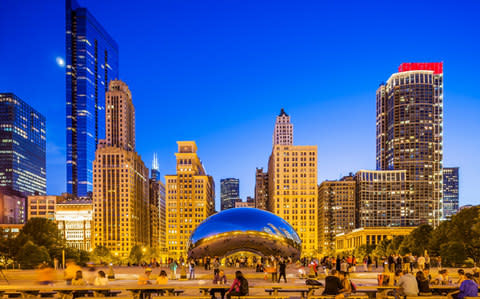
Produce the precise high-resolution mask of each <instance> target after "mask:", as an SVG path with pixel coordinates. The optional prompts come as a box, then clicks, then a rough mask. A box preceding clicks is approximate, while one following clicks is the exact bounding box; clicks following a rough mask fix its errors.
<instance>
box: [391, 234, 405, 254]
mask: <svg viewBox="0 0 480 299" xmlns="http://www.w3.org/2000/svg"><path fill="white" fill-rule="evenodd" d="M404 239H405V237H404V236H395V237H393V239H392V242H390V244H388V246H387V255H391V254H397V253H398V252H399V251H400V249H401V244H402V242H403V240H404ZM404 254H405V253H404Z"/></svg>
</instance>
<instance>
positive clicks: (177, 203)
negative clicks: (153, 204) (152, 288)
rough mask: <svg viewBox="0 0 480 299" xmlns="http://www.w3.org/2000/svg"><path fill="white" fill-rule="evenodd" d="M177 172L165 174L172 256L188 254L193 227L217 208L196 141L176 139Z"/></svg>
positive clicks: (209, 179) (210, 181)
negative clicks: (198, 153)
mask: <svg viewBox="0 0 480 299" xmlns="http://www.w3.org/2000/svg"><path fill="white" fill-rule="evenodd" d="M177 144H178V152H177V153H176V154H175V156H176V158H177V174H175V175H166V176H165V183H166V193H167V194H166V197H167V200H166V206H167V213H166V214H167V221H166V224H167V247H168V253H169V256H170V257H173V258H176V259H178V258H180V257H184V258H186V257H187V256H186V255H187V245H188V238H189V237H190V234H191V233H192V231H193V230H194V229H195V228H196V227H197V226H198V225H199V224H200V223H201V222H202V221H203V220H205V219H206V218H207V217H208V216H210V215H212V214H213V213H214V211H215V184H214V182H213V178H212V177H211V176H209V175H207V174H206V172H205V169H204V168H203V165H202V162H201V161H200V159H199V157H198V155H197V145H196V144H195V142H194V141H177Z"/></svg>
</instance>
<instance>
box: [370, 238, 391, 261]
mask: <svg viewBox="0 0 480 299" xmlns="http://www.w3.org/2000/svg"><path fill="white" fill-rule="evenodd" d="M390 243H392V240H391V239H390V240H389V239H383V240H382V241H380V243H378V245H377V247H375V249H374V250H373V251H372V255H373V256H376V257H379V258H382V257H386V256H387V255H388V252H387V249H388V246H389V245H390Z"/></svg>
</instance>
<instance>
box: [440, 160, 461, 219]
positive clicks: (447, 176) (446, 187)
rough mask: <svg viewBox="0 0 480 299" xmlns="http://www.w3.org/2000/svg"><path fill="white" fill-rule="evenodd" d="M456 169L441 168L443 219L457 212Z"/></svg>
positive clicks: (457, 177)
mask: <svg viewBox="0 0 480 299" xmlns="http://www.w3.org/2000/svg"><path fill="white" fill-rule="evenodd" d="M458 179H459V176H458V167H444V168H443V217H444V218H445V219H446V218H447V217H451V216H453V215H455V214H456V213H457V212H458V203H459V196H458V194H459V193H458V190H459V189H458Z"/></svg>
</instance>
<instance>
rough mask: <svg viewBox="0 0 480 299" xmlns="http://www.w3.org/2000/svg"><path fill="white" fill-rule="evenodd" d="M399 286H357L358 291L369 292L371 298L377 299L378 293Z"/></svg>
mask: <svg viewBox="0 0 480 299" xmlns="http://www.w3.org/2000/svg"><path fill="white" fill-rule="evenodd" d="M398 288H399V287H398V286H393V285H392V286H357V292H358V293H365V294H367V296H368V298H369V299H375V298H376V296H377V293H382V292H386V291H388V290H395V289H398Z"/></svg>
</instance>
